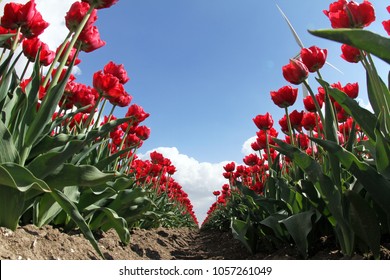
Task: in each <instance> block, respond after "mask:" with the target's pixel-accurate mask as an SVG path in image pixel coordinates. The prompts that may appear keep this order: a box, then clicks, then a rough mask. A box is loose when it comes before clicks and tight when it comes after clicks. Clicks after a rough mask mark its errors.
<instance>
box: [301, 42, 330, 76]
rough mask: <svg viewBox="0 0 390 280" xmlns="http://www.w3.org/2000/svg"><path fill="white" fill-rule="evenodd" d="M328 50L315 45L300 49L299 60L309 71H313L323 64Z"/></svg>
mask: <svg viewBox="0 0 390 280" xmlns="http://www.w3.org/2000/svg"><path fill="white" fill-rule="evenodd" d="M327 55H328V51H327V50H326V49H320V48H319V47H316V46H311V47H310V48H303V49H301V60H302V62H303V63H304V64H305V65H306V67H307V69H308V70H309V72H311V73H313V72H316V71H317V70H319V69H321V68H322V66H324V64H325V61H326V57H327Z"/></svg>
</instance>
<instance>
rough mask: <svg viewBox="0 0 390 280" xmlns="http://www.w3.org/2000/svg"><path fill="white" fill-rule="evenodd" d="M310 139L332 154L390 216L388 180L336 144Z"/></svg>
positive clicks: (389, 182)
mask: <svg viewBox="0 0 390 280" xmlns="http://www.w3.org/2000/svg"><path fill="white" fill-rule="evenodd" d="M310 139H311V140H312V141H314V142H316V143H317V144H318V145H320V146H321V147H323V148H324V149H326V150H327V151H328V152H330V153H332V154H334V155H335V156H336V157H337V158H338V159H339V160H340V162H341V164H342V165H344V167H345V168H346V169H347V170H348V171H349V172H351V173H352V174H353V175H354V176H355V177H356V178H357V180H359V182H360V183H361V184H362V185H363V186H364V188H365V189H366V190H367V191H368V192H369V193H370V195H371V196H372V198H373V199H374V200H375V201H376V202H377V203H378V204H379V205H380V206H381V207H382V208H383V210H384V211H385V212H386V213H388V214H390V203H389V201H390V181H389V180H387V179H386V178H385V177H384V176H383V175H381V174H379V173H378V172H377V170H376V169H375V168H374V167H371V166H370V165H369V164H368V163H366V162H363V161H360V160H359V159H358V158H357V157H356V156H355V155H354V154H352V153H351V152H349V151H347V150H345V149H344V148H343V147H341V146H339V145H337V144H336V143H333V142H330V141H326V140H322V139H317V138H310Z"/></svg>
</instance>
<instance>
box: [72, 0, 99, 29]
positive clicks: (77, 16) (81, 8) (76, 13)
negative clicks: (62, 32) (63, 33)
mask: <svg viewBox="0 0 390 280" xmlns="http://www.w3.org/2000/svg"><path fill="white" fill-rule="evenodd" d="M90 7H91V6H90V5H89V4H88V3H86V2H74V3H73V4H72V6H70V8H69V11H68V12H67V13H66V15H65V25H66V27H67V28H68V29H69V30H70V31H73V32H74V31H76V30H77V28H78V26H79V25H80V23H81V21H82V20H83V19H84V17H85V15H86V14H87V12H88V11H89V9H90ZM96 20H97V12H96V10H95V9H94V10H93V11H92V13H91V15H90V17H89V19H88V21H87V23H86V24H85V26H84V29H88V28H89V27H91V26H92V25H93V24H94V23H95V21H96Z"/></svg>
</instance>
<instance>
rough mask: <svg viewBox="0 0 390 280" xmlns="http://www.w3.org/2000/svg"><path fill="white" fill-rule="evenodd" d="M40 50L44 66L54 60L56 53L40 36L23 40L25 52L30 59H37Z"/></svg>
mask: <svg viewBox="0 0 390 280" xmlns="http://www.w3.org/2000/svg"><path fill="white" fill-rule="evenodd" d="M39 50H40V53H39V61H40V63H42V65H44V66H48V65H50V64H51V63H52V62H53V60H54V57H55V53H54V52H53V51H51V50H50V49H49V46H48V45H47V44H45V43H43V42H42V41H41V40H39V39H38V37H34V38H32V39H26V40H24V41H23V53H24V55H25V56H26V57H27V59H28V60H29V61H31V62H34V61H35V58H36V56H37V54H38V51H39Z"/></svg>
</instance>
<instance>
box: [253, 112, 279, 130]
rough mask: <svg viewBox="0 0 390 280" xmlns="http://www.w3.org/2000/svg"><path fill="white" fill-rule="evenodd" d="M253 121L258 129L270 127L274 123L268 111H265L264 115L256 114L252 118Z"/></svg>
mask: <svg viewBox="0 0 390 280" xmlns="http://www.w3.org/2000/svg"><path fill="white" fill-rule="evenodd" d="M253 122H254V123H255V125H256V126H257V128H258V129H260V130H268V129H271V127H272V126H273V124H274V120H273V119H272V116H271V115H270V113H266V114H265V115H257V116H256V117H255V118H253Z"/></svg>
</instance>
